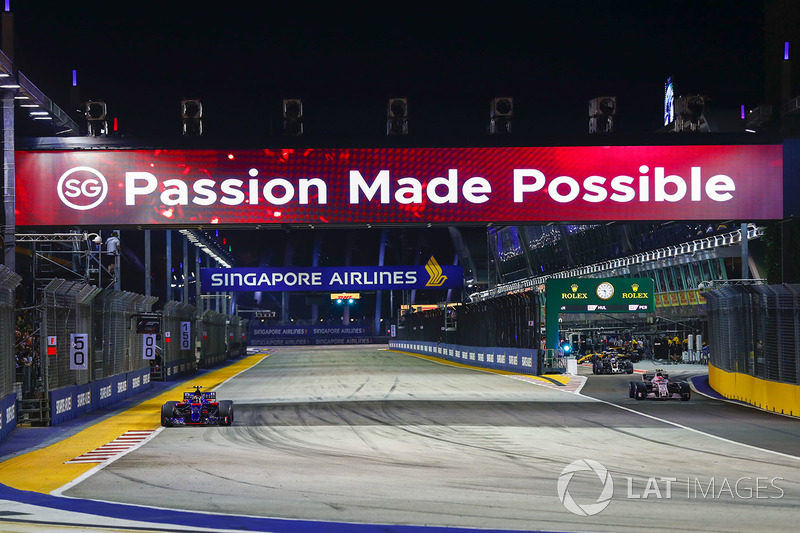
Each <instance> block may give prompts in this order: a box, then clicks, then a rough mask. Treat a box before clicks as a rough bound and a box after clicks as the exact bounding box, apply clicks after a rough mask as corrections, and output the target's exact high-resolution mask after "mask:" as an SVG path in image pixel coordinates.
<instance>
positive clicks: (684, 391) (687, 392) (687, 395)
mask: <svg viewBox="0 0 800 533" xmlns="http://www.w3.org/2000/svg"><path fill="white" fill-rule="evenodd" d="M691 399H692V389H691V388H690V387H689V384H688V383H681V401H682V402H688V401H689V400H691Z"/></svg>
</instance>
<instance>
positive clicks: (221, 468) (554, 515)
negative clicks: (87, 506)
mask: <svg viewBox="0 0 800 533" xmlns="http://www.w3.org/2000/svg"><path fill="white" fill-rule="evenodd" d="M698 370H699V369H698ZM581 372H585V370H583V369H582V370H581ZM632 377H633V378H637V376H632ZM673 377H679V376H678V375H677V374H676V375H674V376H673ZM630 379H631V376H591V375H589V376H588V380H587V383H586V385H585V386H584V388H583V391H582V395H577V394H571V393H566V392H563V391H562V390H557V389H558V387H555V388H550V387H546V386H543V385H536V384H532V383H529V382H526V381H520V380H518V379H512V378H511V377H509V376H503V375H497V374H492V373H487V372H483V371H476V370H469V369H464V368H455V367H452V366H448V365H445V364H438V363H434V362H430V361H427V360H424V359H421V358H417V357H414V356H411V355H408V354H400V353H394V352H389V351H385V350H381V349H379V347H376V346H370V347H357V348H354V347H336V348H307V347H303V348H302V349H289V348H284V349H281V350H279V351H277V352H276V353H275V354H273V355H272V356H270V357H269V358H267V359H265V360H263V361H262V362H261V363H259V364H258V365H257V366H255V367H253V368H252V369H250V370H248V371H247V372H245V373H243V374H241V375H239V376H237V377H236V378H234V379H232V380H231V381H228V382H226V383H224V384H223V385H221V386H220V387H219V388H218V389H217V396H218V398H220V399H232V400H234V402H235V404H236V420H235V423H234V425H233V427H212V428H169V429H166V430H164V431H162V432H160V433H159V434H158V435H157V436H156V437H155V438H153V439H152V440H150V441H149V442H147V443H146V444H145V445H144V446H142V447H140V448H138V449H137V450H135V451H134V452H131V453H129V454H127V455H125V456H123V457H122V458H120V459H118V460H117V461H115V462H113V463H111V464H109V465H108V466H106V467H105V468H103V469H101V470H99V471H98V472H97V473H95V474H94V475H91V476H90V477H88V478H87V479H85V480H83V481H82V482H80V483H78V484H77V485H75V486H73V487H71V488H69V489H68V490H65V491H64V495H66V496H70V497H77V498H91V499H99V500H106V501H113V502H128V503H134V504H140V505H150V506H156V507H169V508H179V509H192V510H200V511H207V512H211V513H233V514H245V515H254V516H271V517H285V518H300V519H306V520H309V519H310V520H328V521H337V522H359V523H381V524H409V525H439V526H453V527H475V528H496V529H509V530H511V529H513V530H557V531H563V530H578V531H588V530H591V531H634V530H635V531H641V530H642V529H643V528H646V527H648V525H647V524H651V525H652V524H657V527H658V529H660V530H674V531H685V530H693V531H700V530H709V531H710V530H713V531H742V530H760V531H765V530H787V531H788V530H792V531H794V530H796V520H797V518H798V512H797V509H798V504H800V458H798V457H795V455H797V454H798V453H800V452H799V451H800V422H798V421H797V420H795V419H790V418H785V417H780V416H776V415H771V414H768V413H762V412H760V411H756V410H753V409H749V408H745V407H741V406H736V405H731V404H727V403H724V402H720V401H717V400H710V399H706V398H703V397H701V396H699V395H694V396H693V398H692V400H691V401H689V402H680V401H645V402H636V401H635V400H632V399H629V398H628V397H627V383H628V381H629V380H630ZM589 396H592V397H594V398H596V399H593V398H590V397H589ZM643 415H644V416H643ZM153 416H157V413H154V415H153ZM670 422H672V423H670ZM738 443H744V444H745V445H741V444H738ZM580 459H592V460H594V461H597V462H599V463H600V464H602V465H603V466H604V467H606V468H607V469H608V471H609V473H610V474H611V478H612V480H613V493H607V494H608V495H612V494H613V497H611V499H610V501H608V504H607V507H605V508H604V509H602V510H601V511H600V512H598V513H597V514H595V515H593V516H579V515H577V514H574V513H573V512H570V511H569V510H568V509H567V508H566V507H565V505H564V504H563V503H562V501H561V499H560V497H559V492H558V487H557V485H558V481H559V477H560V476H561V475H562V471H563V470H564V468H565V467H566V466H567V465H569V464H570V463H572V462H573V461H576V460H580ZM672 478H674V481H670V479H672ZM562 481H566V479H565V480H562ZM737 482H738V486H737ZM565 486H566V487H567V493H568V494H567V495H566V499H567V500H568V501H569V500H570V499H571V501H572V502H574V503H576V504H578V505H580V506H586V505H590V504H595V503H597V502H598V498H599V497H600V496H601V489H602V488H603V485H602V482H601V481H600V478H599V477H598V475H596V474H595V473H593V472H586V471H583V472H577V473H575V474H574V477H572V479H571V481H569V483H566V484H565ZM600 503H601V504H602V502H600ZM601 506H602V505H601ZM573 508H575V506H573ZM585 508H586V509H590V510H591V508H589V507H585ZM578 511H579V509H578Z"/></svg>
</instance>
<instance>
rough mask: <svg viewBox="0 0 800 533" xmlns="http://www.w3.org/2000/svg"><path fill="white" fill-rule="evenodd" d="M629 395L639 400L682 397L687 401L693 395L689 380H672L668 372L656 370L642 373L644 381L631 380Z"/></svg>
mask: <svg viewBox="0 0 800 533" xmlns="http://www.w3.org/2000/svg"><path fill="white" fill-rule="evenodd" d="M628 396H629V397H631V398H636V399H637V400H644V399H645V398H659V399H667V398H680V399H681V401H684V402H686V401H689V399H690V398H691V397H692V389H691V387H689V382H688V381H670V380H669V375H668V374H667V373H666V372H664V371H663V370H656V371H655V372H645V373H644V374H642V381H631V382H630V384H629V385H628Z"/></svg>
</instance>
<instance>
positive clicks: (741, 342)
mask: <svg viewBox="0 0 800 533" xmlns="http://www.w3.org/2000/svg"><path fill="white" fill-rule="evenodd" d="M703 295H704V296H705V298H706V302H707V306H706V309H707V314H708V325H709V334H708V337H709V338H708V342H709V346H710V347H711V351H710V360H709V384H710V385H711V386H712V387H713V388H714V389H715V390H717V391H718V392H719V393H720V394H722V395H723V396H725V397H727V398H730V399H734V400H740V401H744V402H747V403H750V404H752V405H755V406H756V407H760V408H762V409H767V410H770V411H775V412H779V413H784V414H790V415H794V416H800V381H798V377H799V376H800V301H799V298H798V296H799V295H800V285H796V284H795V285H788V284H784V285H727V286H723V287H719V288H715V289H713V290H710V291H707V292H705V293H704V294H703Z"/></svg>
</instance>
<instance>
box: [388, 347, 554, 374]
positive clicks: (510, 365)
mask: <svg viewBox="0 0 800 533" xmlns="http://www.w3.org/2000/svg"><path fill="white" fill-rule="evenodd" d="M389 348H390V349H392V350H398V351H401V352H411V353H417V354H420V355H427V356H431V357H436V358H438V359H444V360H447V361H452V362H454V363H461V364H464V365H469V366H475V367H479V368H491V369H493V370H504V371H506V372H515V373H518V374H531V375H536V374H538V373H539V367H538V361H539V350H538V349H530V348H511V347H505V348H501V347H496V346H494V347H485V348H476V347H474V346H461V345H459V344H445V343H435V342H425V341H389Z"/></svg>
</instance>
